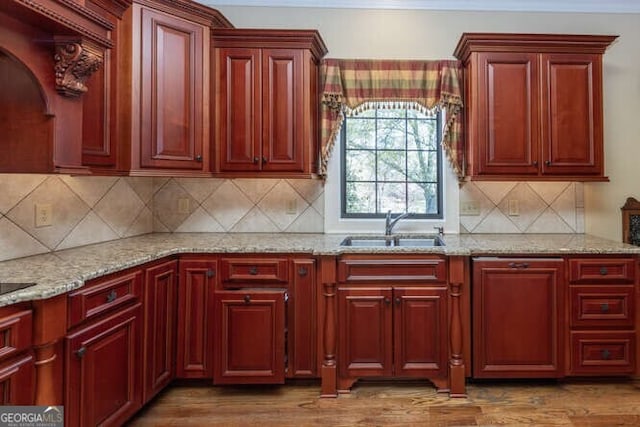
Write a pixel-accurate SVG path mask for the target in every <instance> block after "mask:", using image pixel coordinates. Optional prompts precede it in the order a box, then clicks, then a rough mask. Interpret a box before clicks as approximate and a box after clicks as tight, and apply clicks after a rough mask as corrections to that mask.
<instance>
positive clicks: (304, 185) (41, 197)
mask: <svg viewBox="0 0 640 427" xmlns="http://www.w3.org/2000/svg"><path fill="white" fill-rule="evenodd" d="M583 195H584V190H583V184H581V183H569V182H550V183H546V182H545V183H532V182H468V183H466V184H465V185H464V186H463V187H462V188H461V189H460V206H461V215H460V231H461V232H462V233H583V232H584V201H583ZM336 197H337V196H336ZM514 201H515V202H514ZM35 204H50V205H51V206H52V212H53V215H52V216H53V225H52V226H49V227H35ZM514 204H515V205H516V206H514ZM465 209H466V210H465ZM323 230H324V186H323V184H322V182H321V181H318V180H308V179H299V180H295V179H217V178H140V177H71V176H62V175H32V174H24V175H22V174H0V261H2V260H8V259H13V258H20V257H24V256H29V255H35V254H40V253H46V252H49V251H53V250H56V249H58V250H59V249H67V248H72V247H76V246H83V245H87V244H91V243H99V242H104V241H108V240H114V239H121V238H125V237H130V236H136V235H140V234H146V233H150V232H154V231H155V232H285V233H289V232H291V233H321V232H323Z"/></svg>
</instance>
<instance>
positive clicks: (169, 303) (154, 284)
mask: <svg viewBox="0 0 640 427" xmlns="http://www.w3.org/2000/svg"><path fill="white" fill-rule="evenodd" d="M177 285H178V261H177V260H170V261H166V262H162V263H160V264H158V265H153V266H151V267H148V268H146V269H145V273H144V290H143V292H144V297H143V298H144V313H143V318H144V339H143V343H144V349H143V352H144V355H143V360H142V364H143V367H142V372H143V376H144V380H143V389H142V400H143V402H148V401H149V400H150V399H151V398H152V397H153V396H155V395H156V394H158V392H159V391H160V390H162V389H163V388H165V387H166V386H167V385H168V384H169V383H170V382H171V380H173V378H174V377H175V349H176V320H177V318H176V312H177V306H176V300H177V290H178V287H177Z"/></svg>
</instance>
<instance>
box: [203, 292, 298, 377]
mask: <svg viewBox="0 0 640 427" xmlns="http://www.w3.org/2000/svg"><path fill="white" fill-rule="evenodd" d="M285 294H286V291H285V290H273V291H250V290H248V291H246V292H245V291H219V292H216V293H215V304H214V307H215V308H214V310H215V323H214V329H215V331H216V332H217V333H216V342H215V346H214V347H215V361H214V364H215V369H214V374H213V381H214V383H215V384H262V383H267V384H282V383H284V367H285V359H284V354H285V304H284V302H285Z"/></svg>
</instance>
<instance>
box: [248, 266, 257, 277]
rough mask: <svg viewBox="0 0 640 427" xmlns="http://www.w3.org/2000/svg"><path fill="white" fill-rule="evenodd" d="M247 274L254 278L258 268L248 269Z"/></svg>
mask: <svg viewBox="0 0 640 427" xmlns="http://www.w3.org/2000/svg"><path fill="white" fill-rule="evenodd" d="M249 274H250V275H252V276H255V275H256V274H258V267H255V266H254V267H249Z"/></svg>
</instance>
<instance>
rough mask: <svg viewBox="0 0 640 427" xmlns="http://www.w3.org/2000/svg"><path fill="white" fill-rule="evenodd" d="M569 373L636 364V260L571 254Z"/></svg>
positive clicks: (613, 371) (627, 369) (630, 369)
mask: <svg viewBox="0 0 640 427" xmlns="http://www.w3.org/2000/svg"><path fill="white" fill-rule="evenodd" d="M568 262H569V266H570V270H569V293H570V295H569V315H570V316H569V319H570V320H569V354H570V357H569V367H568V375H572V376H586V375H601V376H603V375H623V376H628V375H631V374H633V373H634V372H635V370H636V360H637V339H636V299H637V297H636V295H637V291H636V284H635V282H636V273H635V272H636V269H635V267H636V260H635V259H634V258H620V257H606V258H603V257H598V258H571V259H569V260H568Z"/></svg>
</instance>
